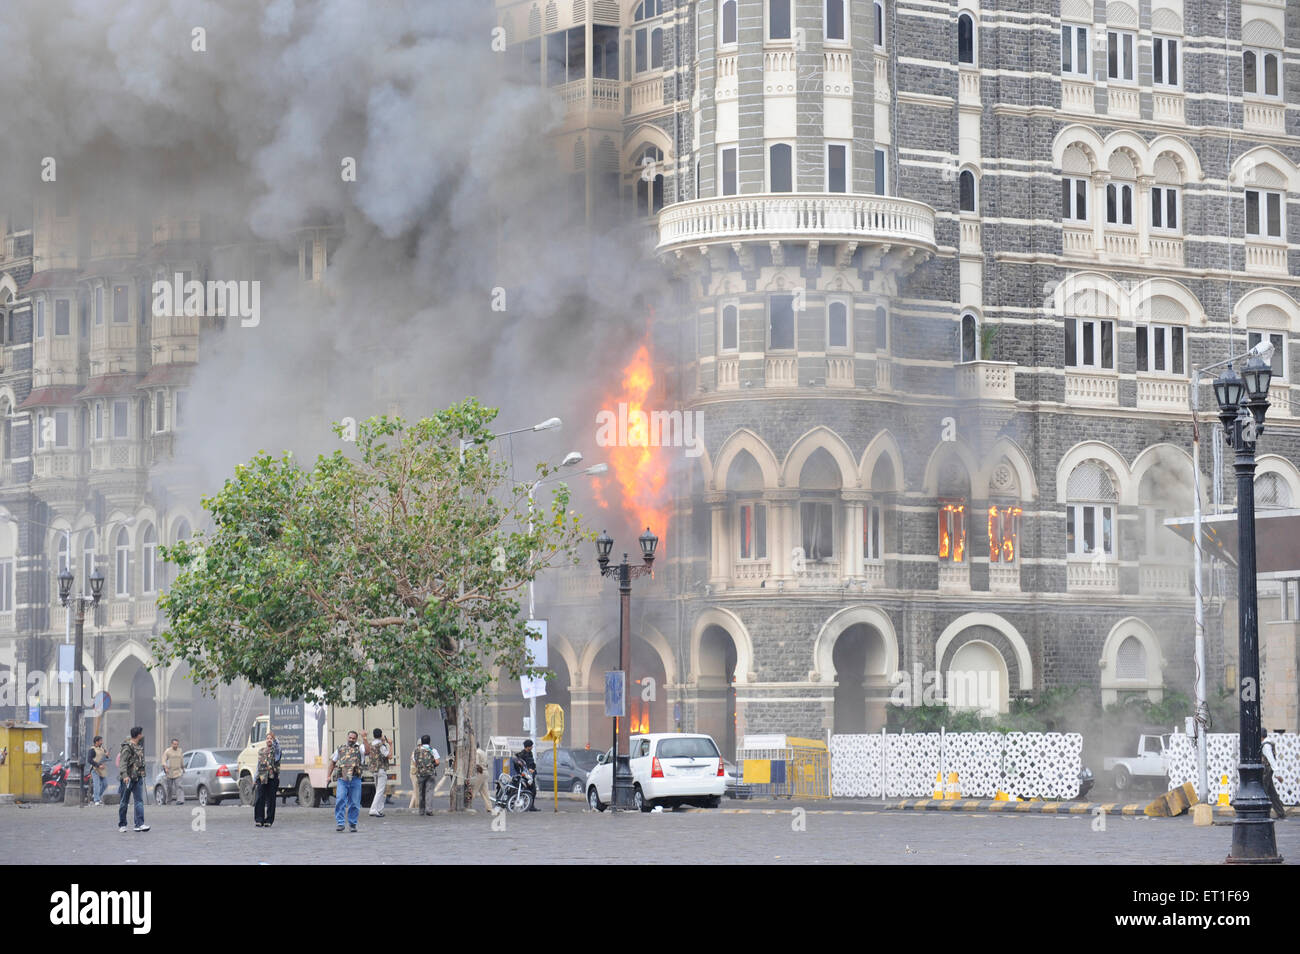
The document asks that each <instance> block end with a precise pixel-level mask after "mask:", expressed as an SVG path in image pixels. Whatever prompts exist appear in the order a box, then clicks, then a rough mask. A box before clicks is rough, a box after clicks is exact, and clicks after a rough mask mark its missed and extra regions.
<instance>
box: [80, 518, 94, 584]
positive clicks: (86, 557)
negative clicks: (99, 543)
mask: <svg viewBox="0 0 1300 954" xmlns="http://www.w3.org/2000/svg"><path fill="white" fill-rule="evenodd" d="M94 572H95V531H94V530H87V531H86V535H85V537H83V538H82V541H81V592H82V593H84V594H85V595H86V596H89V595H90V575H91V574H92V573H94Z"/></svg>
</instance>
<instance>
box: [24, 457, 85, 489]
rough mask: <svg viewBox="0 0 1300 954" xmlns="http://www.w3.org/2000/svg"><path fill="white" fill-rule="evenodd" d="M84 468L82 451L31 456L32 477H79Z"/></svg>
mask: <svg viewBox="0 0 1300 954" xmlns="http://www.w3.org/2000/svg"><path fill="white" fill-rule="evenodd" d="M10 466H12V465H10ZM85 468H86V455H85V454H84V453H83V452H82V451H50V450H45V451H37V452H36V453H35V454H33V455H32V476H34V477H81V476H83V475H84V474H85ZM6 482H7V481H6Z"/></svg>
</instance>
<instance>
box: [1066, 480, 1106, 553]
mask: <svg viewBox="0 0 1300 954" xmlns="http://www.w3.org/2000/svg"><path fill="white" fill-rule="evenodd" d="M1065 495H1066V500H1068V501H1069V504H1068V505H1067V506H1066V508H1065V512H1066V519H1065V535H1066V549H1067V551H1068V552H1069V553H1070V554H1073V555H1075V556H1085V555H1086V556H1091V555H1094V554H1097V553H1104V554H1106V555H1107V556H1114V554H1115V499H1116V498H1115V485H1114V484H1112V483H1111V480H1110V475H1109V474H1107V473H1106V471H1105V469H1104V468H1103V467H1102V466H1101V464H1099V463H1097V462H1096V461H1085V462H1084V463H1082V464H1080V465H1079V466H1078V467H1076V468H1074V471H1073V472H1072V473H1071V474H1070V479H1069V481H1068V482H1067V483H1066V487H1065Z"/></svg>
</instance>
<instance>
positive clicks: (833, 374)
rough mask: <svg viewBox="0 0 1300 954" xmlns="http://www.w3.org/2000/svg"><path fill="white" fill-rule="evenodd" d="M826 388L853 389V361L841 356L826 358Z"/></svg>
mask: <svg viewBox="0 0 1300 954" xmlns="http://www.w3.org/2000/svg"><path fill="white" fill-rule="evenodd" d="M826 386H827V387H828V388H851V387H853V359H852V358H849V357H841V356H828V357H827V358H826Z"/></svg>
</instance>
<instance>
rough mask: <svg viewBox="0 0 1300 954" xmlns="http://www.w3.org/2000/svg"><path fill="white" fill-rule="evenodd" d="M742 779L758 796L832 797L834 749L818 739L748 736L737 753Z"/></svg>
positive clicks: (753, 793) (751, 791)
mask: <svg viewBox="0 0 1300 954" xmlns="http://www.w3.org/2000/svg"><path fill="white" fill-rule="evenodd" d="M736 762H737V764H738V766H739V767H740V774H741V778H740V780H741V781H742V782H744V783H745V784H746V785H747V786H749V789H750V793H751V794H752V795H755V796H759V797H762V796H767V797H770V798H829V797H830V793H831V788H830V764H831V762H830V750H829V749H827V747H826V743H825V742H821V741H818V740H817V739H802V738H798V737H795V736H747V737H746V738H745V744H744V745H743V746H742V747H741V748H740V749H739V750H738V751H737V752H736Z"/></svg>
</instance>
